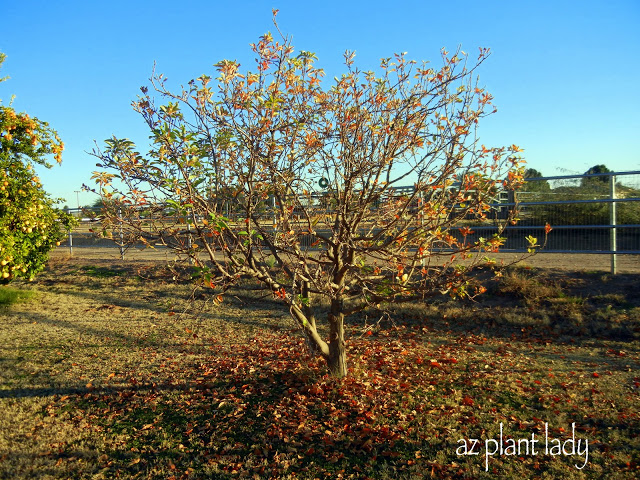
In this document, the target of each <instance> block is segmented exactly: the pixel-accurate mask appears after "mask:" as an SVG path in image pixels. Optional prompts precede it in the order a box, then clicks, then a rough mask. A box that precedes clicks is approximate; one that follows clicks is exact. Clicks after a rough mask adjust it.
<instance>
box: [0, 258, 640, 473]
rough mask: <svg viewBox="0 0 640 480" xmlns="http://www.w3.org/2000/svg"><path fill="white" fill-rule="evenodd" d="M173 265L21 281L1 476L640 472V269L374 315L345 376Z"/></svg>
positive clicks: (3, 383)
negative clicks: (575, 444)
mask: <svg viewBox="0 0 640 480" xmlns="http://www.w3.org/2000/svg"><path fill="white" fill-rule="evenodd" d="M162 265H163V264H162V263H160V262H153V261H129V262H119V261H102V260H98V259H67V260H64V259H59V260H57V261H53V262H51V264H50V266H49V268H48V269H47V271H46V272H44V274H43V275H41V276H40V277H39V278H38V279H37V280H36V281H35V282H33V283H30V284H15V285H13V286H12V287H13V288H15V289H18V290H20V291H23V292H24V291H28V292H32V293H30V294H29V295H30V298H23V299H22V301H19V302H15V303H12V304H10V305H8V304H5V305H3V306H0V478H3V479H4V478H6V479H21V478H23V479H33V478H42V479H44V478H52V479H62V478H96V479H99V478H158V479H166V478H309V479H312V478H425V477H427V478H430V477H433V478H452V479H453V478H469V479H472V478H513V479H516V478H518V479H520V478H541V479H543V478H544V479H552V478H576V479H577V478H610V479H629V478H637V477H638V476H640V418H639V410H640V409H639V408H638V407H639V406H640V389H639V387H640V372H639V370H638V367H639V366H640V295H638V293H637V292H638V289H637V285H638V280H639V279H640V277H639V276H638V275H637V274H625V275H620V276H615V277H614V276H611V275H608V274H606V273H603V272H586V273H585V272H575V271H574V272H572V271H568V270H564V271H560V270H549V269H536V268H515V269H512V270H510V271H509V272H508V273H507V274H506V275H505V277H504V278H503V279H502V281H500V282H494V283H491V284H490V285H489V290H488V292H487V294H485V295H484V297H483V298H482V299H481V300H480V301H478V302H466V303H455V302H453V301H449V300H447V299H441V300H438V301H437V302H435V303H432V304H430V305H412V306H409V307H405V308H402V309H398V310H396V311H394V312H392V313H391V315H390V316H388V317H384V318H383V319H382V321H380V322H379V321H378V320H379V316H376V315H375V314H374V313H373V312H369V313H368V316H367V317H362V318H359V319H355V321H354V322H353V324H351V325H350V326H349V333H350V335H351V336H350V341H349V345H348V348H349V355H350V358H349V361H350V368H351V371H350V373H351V375H350V377H349V378H348V379H346V380H343V381H341V382H336V381H334V380H332V379H330V378H328V377H327V376H326V375H325V370H324V365H323V364H322V363H321V362H319V361H317V360H316V359H314V358H311V357H310V356H309V355H308V354H307V353H306V352H305V349H304V342H302V341H301V340H300V338H299V335H298V332H297V331H296V329H295V327H294V325H293V323H292V321H291V320H290V319H289V318H288V315H287V312H286V310H284V309H283V308H282V306H281V305H279V304H278V303H277V302H276V301H275V300H274V299H273V298H271V297H263V296H262V294H260V293H258V292H255V291H246V290H237V291H233V292H230V294H228V295H227V296H226V297H225V300H224V302H223V303H222V304H220V305H216V304H215V303H214V302H213V301H212V296H211V295H206V294H203V293H202V292H196V294H195V302H194V303H192V302H191V300H190V297H191V294H192V291H191V288H190V286H189V284H188V283H187V282H185V281H183V280H184V279H183V278H182V277H178V278H177V279H175V280H174V279H173V278H172V277H173V274H171V273H170V272H168V271H167V270H166V269H165V268H163V266H162ZM249 286H250V285H249ZM23 296H24V295H23ZM7 303H10V302H7ZM365 323H366V324H367V325H368V326H367V327H366V328H363V325H364V324H365ZM572 424H575V431H572ZM501 426H502V432H503V445H502V447H503V450H502V451H500V450H496V453H494V454H491V455H490V454H488V453H487V452H488V451H489V450H491V449H492V448H493V446H494V444H493V443H492V442H493V441H494V440H495V441H496V442H497V441H498V440H499V439H500V429H501ZM532 436H533V437H535V438H537V439H540V443H539V444H538V445H539V446H540V445H542V444H543V443H544V442H545V439H547V440H546V441H547V444H548V443H549V442H553V441H554V440H557V441H561V442H562V444H563V445H568V446H571V444H570V443H568V444H566V443H565V442H567V440H570V439H572V438H574V436H575V439H576V440H577V439H581V440H582V442H583V443H582V444H581V445H582V447H584V446H585V444H584V441H588V458H585V454H584V453H582V454H579V453H577V452H573V454H572V455H570V454H569V453H571V452H569V450H568V446H567V449H566V450H565V452H564V453H561V454H558V455H554V454H553V450H551V451H549V450H547V451H545V450H544V447H539V450H538V451H537V452H536V453H535V454H533V451H529V452H528V453H527V452H525V451H524V446H525V445H526V444H527V443H528V442H529V439H532ZM474 439H477V440H478V442H477V443H476V450H475V451H477V452H478V455H474V454H473V452H472V450H471V449H472V448H473V446H474ZM518 440H521V444H520V446H521V447H522V449H521V451H520V452H516V451H513V453H514V454H511V453H512V451H511V450H509V448H508V447H509V445H510V443H509V442H512V443H513V442H514V441H518ZM512 443H511V444H512ZM496 445H497V443H496ZM529 445H530V446H531V445H532V444H530V443H529ZM553 445H554V443H552V444H551V446H553ZM465 451H467V453H469V454H468V455H463V454H462V453H464V452H465ZM556 453H557V452H556ZM576 465H577V466H582V465H584V468H583V469H579V468H577V467H576Z"/></svg>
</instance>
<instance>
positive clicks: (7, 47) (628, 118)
mask: <svg viewBox="0 0 640 480" xmlns="http://www.w3.org/2000/svg"><path fill="white" fill-rule="evenodd" d="M272 8H278V9H280V14H279V15H278V21H279V25H280V28H281V30H282V31H283V32H284V33H286V34H289V35H292V36H293V44H294V45H295V46H296V48H298V49H301V50H309V51H313V52H315V53H316V54H317V56H318V59H319V61H318V63H317V65H318V66H320V67H322V68H324V69H325V70H326V72H327V77H328V78H333V76H334V75H339V74H340V73H341V72H342V71H343V70H344V69H343V67H342V64H341V62H342V54H343V53H344V51H345V50H347V49H349V50H355V51H356V53H357V57H356V61H357V64H358V66H360V67H361V68H362V69H372V68H375V67H376V66H377V65H378V63H379V59H380V58H382V57H388V56H392V54H393V53H395V52H403V51H406V52H409V53H408V57H409V58H412V59H415V60H418V61H422V60H431V61H433V62H434V63H435V64H436V65H437V62H438V60H439V51H440V48H441V47H446V48H448V49H450V50H451V49H455V48H456V47H457V46H458V45H460V46H462V48H463V49H464V50H466V51H468V52H472V53H474V54H475V53H476V52H477V49H478V47H489V48H491V50H492V52H493V53H492V56H491V57H490V58H489V60H488V61H487V62H485V64H484V65H483V66H482V67H481V69H480V71H479V74H480V83H481V84H483V85H484V86H485V87H486V88H487V89H488V90H489V92H491V93H492V94H493V96H494V97H495V102H494V103H495V104H496V105H497V107H498V113H497V114H495V115H493V116H492V117H490V118H488V119H486V120H485V121H484V123H483V124H481V125H480V137H481V141H482V143H485V144H486V145H488V146H500V145H510V144H513V143H515V144H517V145H519V146H521V147H523V148H524V149H525V150H524V157H525V158H526V159H527V162H528V166H529V167H532V168H536V169H538V170H540V171H541V172H542V173H543V174H546V175H557V174H562V173H565V172H566V173H582V172H584V171H585V170H587V169H588V168H589V167H591V166H593V165H595V164H600V163H604V164H606V165H607V166H608V167H609V168H611V169H612V170H619V171H620V170H640V154H639V153H638V146H637V139H638V138H640V114H639V112H640V93H639V92H638V79H639V78H640V62H639V61H638V58H639V52H640V28H638V26H639V25H640V1H638V0H609V1H606V2H605V1H595V0H582V1H577V0H576V1H566V0H552V1H547V0H538V1H506V0H505V1H497V0H485V1H477V0H476V1H468V0H458V1H456V2H442V1H441V0H438V1H433V0H422V1H413V2H403V1H396V2H387V1H385V2H382V1H377V0H368V1H352V2H349V1H347V0H342V1H333V0H331V1H326V0H323V1H320V2H301V1H278V0H269V1H259V0H254V1H237V2H221V1H189V0H181V1H180V2H178V1H173V2H168V1H162V0H158V1H155V2H136V1H135V0H127V1H120V0H113V1H110V2H92V1H86V0H85V1H64V0H63V1H56V2H51V1H28V2H9V0H0V51H1V52H4V53H6V54H7V56H8V59H7V61H6V62H5V64H4V66H3V69H2V72H0V73H1V75H9V76H10V77H11V79H10V80H9V81H7V82H4V83H2V84H0V98H1V99H2V101H3V104H6V103H7V102H8V101H9V99H10V97H11V95H14V94H15V96H16V98H15V100H14V102H13V106H14V108H15V109H16V110H18V111H25V112H27V113H29V114H30V115H32V116H36V117H38V118H39V119H41V120H45V121H47V122H49V123H50V124H51V126H52V127H53V128H55V129H56V130H58V132H59V134H60V136H61V137H62V139H63V141H64V142H65V145H66V149H65V154H64V157H63V164H62V166H57V167H54V168H53V169H51V170H50V171H41V177H42V179H43V183H44V186H45V189H46V190H47V191H48V192H49V193H51V194H52V195H53V196H54V197H64V198H65V199H66V203H68V204H69V205H70V206H72V207H75V206H76V203H77V198H78V197H79V200H80V203H81V204H82V205H85V204H89V203H92V202H93V201H94V200H95V198H94V197H93V196H92V195H91V194H89V193H86V192H81V193H80V194H78V195H77V194H76V193H75V191H77V190H80V188H81V186H82V184H83V183H87V184H90V180H89V178H90V176H91V172H92V171H94V170H96V167H95V163H96V159H95V158H93V157H91V156H89V155H88V154H86V153H85V152H87V151H90V150H92V148H93V146H94V140H97V141H98V142H99V143H102V141H103V140H104V139H106V138H109V137H111V136H112V135H116V136H119V137H127V138H130V139H132V140H134V141H136V142H137V143H138V144H139V147H140V150H141V151H146V148H144V144H145V142H146V139H147V137H148V133H147V131H145V128H144V124H143V122H142V119H141V118H140V117H139V116H138V115H137V114H136V113H135V112H133V111H132V109H131V106H130V104H131V101H132V100H134V99H135V98H136V95H137V94H138V93H139V88H140V86H142V85H147V84H148V78H149V76H150V74H151V71H152V68H153V65H154V62H156V63H157V70H158V71H159V72H162V73H164V74H165V75H166V76H167V77H168V78H169V80H170V82H171V84H173V85H174V86H179V85H180V84H186V83H187V82H188V81H189V80H190V79H192V78H195V77H198V76H199V75H201V74H203V73H208V74H210V75H211V76H214V77H215V74H214V69H213V67H212V65H213V64H214V63H216V62H217V61H219V60H221V59H224V58H227V59H235V60H238V61H240V62H241V63H242V67H243V68H249V69H252V70H255V68H254V65H255V64H254V62H253V57H252V55H251V52H250V50H249V46H248V44H249V43H251V42H254V41H255V40H256V39H257V38H258V37H259V36H260V35H262V34H263V33H265V32H267V31H272V30H273V25H272V23H271V9H272Z"/></svg>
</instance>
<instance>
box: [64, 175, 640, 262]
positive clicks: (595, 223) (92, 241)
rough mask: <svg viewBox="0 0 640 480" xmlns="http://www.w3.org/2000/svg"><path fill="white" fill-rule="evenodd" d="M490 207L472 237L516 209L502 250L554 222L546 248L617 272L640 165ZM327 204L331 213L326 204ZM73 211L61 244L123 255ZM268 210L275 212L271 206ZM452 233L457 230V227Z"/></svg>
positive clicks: (636, 236)
mask: <svg viewBox="0 0 640 480" xmlns="http://www.w3.org/2000/svg"><path fill="white" fill-rule="evenodd" d="M412 188H413V187H401V188H398V189H396V193H397V194H398V195H402V194H407V193H411V191H412ZM314 198H315V200H314V201H317V202H318V203H319V204H320V203H322V202H324V201H325V200H326V198H325V196H323V194H321V193H319V194H317V195H316V197H314ZM323 198H324V200H323ZM491 207H492V211H493V212H494V219H493V220H489V221H487V222H484V223H482V224H472V225H469V224H468V223H467V224H466V225H464V226H465V227H469V228H470V229H471V230H472V231H473V233H472V234H470V235H469V234H468V233H467V241H472V240H476V239H477V238H479V237H485V238H486V237H490V236H491V235H492V234H493V233H495V232H497V231H498V229H499V225H498V223H499V221H500V220H501V219H502V218H503V217H505V216H506V213H507V212H508V211H510V210H512V209H517V211H518V212H519V213H518V219H519V220H518V222H517V224H515V225H509V226H507V227H506V230H505V231H504V233H503V236H504V237H505V238H506V242H505V244H504V246H503V247H502V248H501V251H503V252H514V253H517V252H526V251H527V248H528V241H527V237H528V236H533V237H536V238H538V239H542V238H544V236H545V233H544V232H545V226H546V224H549V225H551V226H552V228H553V230H552V231H551V233H550V234H549V236H548V238H547V243H546V245H545V247H544V250H543V251H544V252H546V253H590V254H609V255H611V271H612V272H613V273H615V272H616V255H619V254H632V255H637V254H640V171H631V172H613V173H603V174H591V175H561V176H553V177H541V178H527V179H526V183H525V185H524V187H523V188H522V189H520V190H519V191H517V192H515V193H514V192H500V194H499V195H498V196H497V197H496V201H495V203H493V204H492V205H491ZM274 208H275V205H274V206H273V207H272V209H274ZM322 208H323V210H324V213H327V205H326V204H325V205H324V206H323V207H322ZM69 212H70V213H72V214H73V215H76V216H78V217H79V219H80V222H79V225H78V227H77V228H76V229H75V230H74V231H73V232H71V233H70V234H69V237H68V240H67V241H66V242H64V243H62V244H61V247H63V248H69V250H70V252H71V253H72V252H73V248H77V247H80V248H82V247H116V248H119V249H120V255H121V257H122V258H124V255H125V248H124V245H122V242H118V239H120V238H121V232H120V231H118V229H117V228H116V230H114V231H113V232H111V236H112V238H114V239H115V240H116V241H114V240H110V239H107V238H104V237H101V236H100V235H99V232H101V231H102V228H101V226H100V220H99V215H100V212H99V211H98V210H97V209H93V211H92V209H86V208H85V209H70V210H69ZM264 215H265V218H269V217H271V216H272V215H273V212H271V211H269V208H268V206H267V209H266V210H265V212H264ZM229 216H230V215H229ZM452 234H454V236H455V235H456V234H457V229H453V231H452ZM302 241H303V242H304V241H305V239H302ZM311 241H312V240H311Z"/></svg>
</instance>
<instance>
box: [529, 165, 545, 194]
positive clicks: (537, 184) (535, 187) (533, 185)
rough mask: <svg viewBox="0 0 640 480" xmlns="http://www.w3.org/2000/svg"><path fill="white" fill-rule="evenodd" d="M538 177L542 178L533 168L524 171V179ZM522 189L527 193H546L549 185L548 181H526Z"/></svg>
mask: <svg viewBox="0 0 640 480" xmlns="http://www.w3.org/2000/svg"><path fill="white" fill-rule="evenodd" d="M540 177H543V175H542V173H540V172H539V171H538V170H536V169H535V168H527V169H526V170H525V171H524V178H525V179H528V178H540ZM523 189H524V190H525V191H527V192H548V191H550V190H551V185H549V181H548V180H536V181H528V182H526V183H525V185H524V187H523Z"/></svg>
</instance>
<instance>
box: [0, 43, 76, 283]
mask: <svg viewBox="0 0 640 480" xmlns="http://www.w3.org/2000/svg"><path fill="white" fill-rule="evenodd" d="M4 58H5V56H4V54H0V65H1V64H2V62H3V61H4ZM62 149H63V143H62V142H61V141H60V138H59V137H58V135H57V134H56V132H55V131H54V130H52V129H51V128H50V127H49V126H48V124H47V123H46V122H42V121H40V120H38V119H37V118H31V117H30V116H29V115H28V114H26V113H17V112H16V111H15V110H14V109H13V108H11V106H4V105H2V104H0V284H6V283H9V282H10V281H12V280H14V279H16V278H18V277H23V278H27V279H33V277H34V276H35V274H37V273H38V272H39V271H41V270H42V269H43V268H44V265H45V262H46V261H47V258H48V255H49V252H50V250H51V249H52V248H54V247H55V246H56V243H57V242H58V241H59V240H61V239H62V238H63V237H64V234H65V233H66V232H67V231H68V229H69V228H71V226H72V225H73V218H72V217H71V216H70V215H68V214H66V213H65V212H63V211H61V210H59V209H57V208H55V207H54V205H55V202H54V201H53V200H52V199H51V198H49V196H48V195H47V193H46V192H45V191H44V190H43V188H42V184H41V183H40V180H39V178H38V176H37V175H36V173H35V170H34V164H40V165H44V166H47V167H50V166H51V165H50V164H49V163H48V160H47V159H48V157H50V156H53V158H54V160H55V161H56V162H58V163H60V162H61V153H62Z"/></svg>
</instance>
